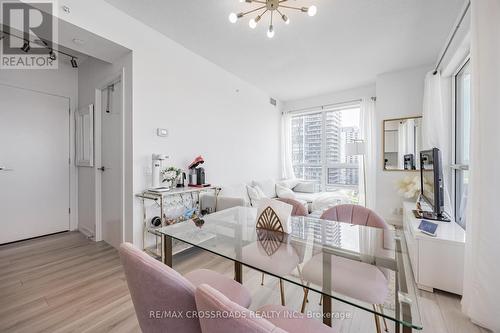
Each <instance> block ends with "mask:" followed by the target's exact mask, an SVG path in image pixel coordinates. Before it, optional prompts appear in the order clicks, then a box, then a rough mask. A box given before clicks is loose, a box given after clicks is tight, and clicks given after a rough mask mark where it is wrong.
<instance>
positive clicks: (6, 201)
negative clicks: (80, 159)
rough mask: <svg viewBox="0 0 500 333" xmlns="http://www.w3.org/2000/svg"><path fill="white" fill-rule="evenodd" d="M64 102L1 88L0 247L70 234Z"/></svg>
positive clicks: (67, 135)
mask: <svg viewBox="0 0 500 333" xmlns="http://www.w3.org/2000/svg"><path fill="white" fill-rule="evenodd" d="M69 144H70V142H69V102H68V100H67V99H65V98H62V97H56V96H51V95H46V94H43V93H38V92H33V91H29V90H24V89H18V88H12V87H7V86H4V85H0V167H1V168H2V169H3V170H0V244H3V243H8V242H13V241H17V240H21V239H26V238H31V237H36V236H42V235H46V234H51V233H55V232H60V231H65V230H69V199H70V198H69V193H70V192H69V186H70V185H69V160H68V159H69Z"/></svg>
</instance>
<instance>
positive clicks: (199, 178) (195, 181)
mask: <svg viewBox="0 0 500 333" xmlns="http://www.w3.org/2000/svg"><path fill="white" fill-rule="evenodd" d="M203 163H205V160H204V159H203V157H201V156H198V157H196V158H195V159H194V161H193V162H191V164H190V165H189V175H188V178H189V186H194V187H205V186H209V185H208V184H205V169H204V168H202V167H201V166H200V165H201V164H203Z"/></svg>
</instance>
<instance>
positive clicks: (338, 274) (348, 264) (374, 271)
mask: <svg viewBox="0 0 500 333" xmlns="http://www.w3.org/2000/svg"><path fill="white" fill-rule="evenodd" d="M320 218H321V219H322V220H329V221H337V222H344V223H351V224H356V225H364V226H368V227H374V228H380V229H389V225H388V224H387V223H386V222H385V221H384V219H382V218H381V217H380V216H378V215H377V214H376V213H375V212H374V211H372V210H371V209H368V208H365V207H363V206H359V205H337V206H334V207H332V208H329V209H327V210H326V211H324V212H323V214H322V215H321V217H320ZM303 272H304V279H305V280H307V281H309V282H310V283H313V284H319V285H321V284H322V255H321V254H318V255H316V256H314V257H313V258H312V259H311V260H310V261H309V262H308V263H306V265H305V266H304V268H303ZM331 285H332V288H333V290H334V291H336V292H339V293H341V294H343V295H347V296H350V297H353V298H355V299H358V300H361V301H364V302H366V303H369V304H373V308H374V310H375V309H376V307H377V306H379V305H378V304H383V303H384V301H385V299H386V297H387V294H388V292H389V287H388V273H387V272H385V271H383V270H381V269H379V268H378V267H375V266H373V265H369V264H366V263H363V262H357V261H353V260H349V259H345V258H342V257H338V256H334V255H332V282H331ZM306 301H307V290H306V292H305V294H304V299H303V302H302V312H304V310H305V306H306ZM379 310H380V311H382V307H379ZM383 321H384V326H385V331H386V332H387V331H388V328H387V323H386V320H385V318H383ZM375 326H376V329H377V332H380V323H379V320H378V316H375Z"/></svg>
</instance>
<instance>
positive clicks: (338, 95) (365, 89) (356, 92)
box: [283, 84, 376, 111]
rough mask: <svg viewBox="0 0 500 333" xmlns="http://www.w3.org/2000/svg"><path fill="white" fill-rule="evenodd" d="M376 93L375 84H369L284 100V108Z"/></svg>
mask: <svg viewBox="0 0 500 333" xmlns="http://www.w3.org/2000/svg"><path fill="white" fill-rule="evenodd" d="M375 93H376V89H375V84H369V85H366V86H362V87H357V88H353V89H348V90H343V91H337V92H332V93H328V94H323V95H319V96H312V97H308V98H303V99H298V100H291V101H286V102H283V109H284V110H286V111H292V110H300V109H306V108H310V107H316V106H323V105H329V104H335V103H343V102H348V101H352V100H356V99H361V98H368V97H373V96H375Z"/></svg>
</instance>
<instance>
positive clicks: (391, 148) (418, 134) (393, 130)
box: [382, 116, 422, 171]
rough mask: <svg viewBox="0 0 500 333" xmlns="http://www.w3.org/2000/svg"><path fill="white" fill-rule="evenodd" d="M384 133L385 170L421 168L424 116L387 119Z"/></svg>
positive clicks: (383, 153)
mask: <svg viewBox="0 0 500 333" xmlns="http://www.w3.org/2000/svg"><path fill="white" fill-rule="evenodd" d="M382 135H383V140H382V150H383V151H382V156H383V158H382V162H383V167H384V171H417V170H420V151H421V150H422V116H415V117H406V118H396V119H386V120H384V122H383V133H382Z"/></svg>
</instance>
